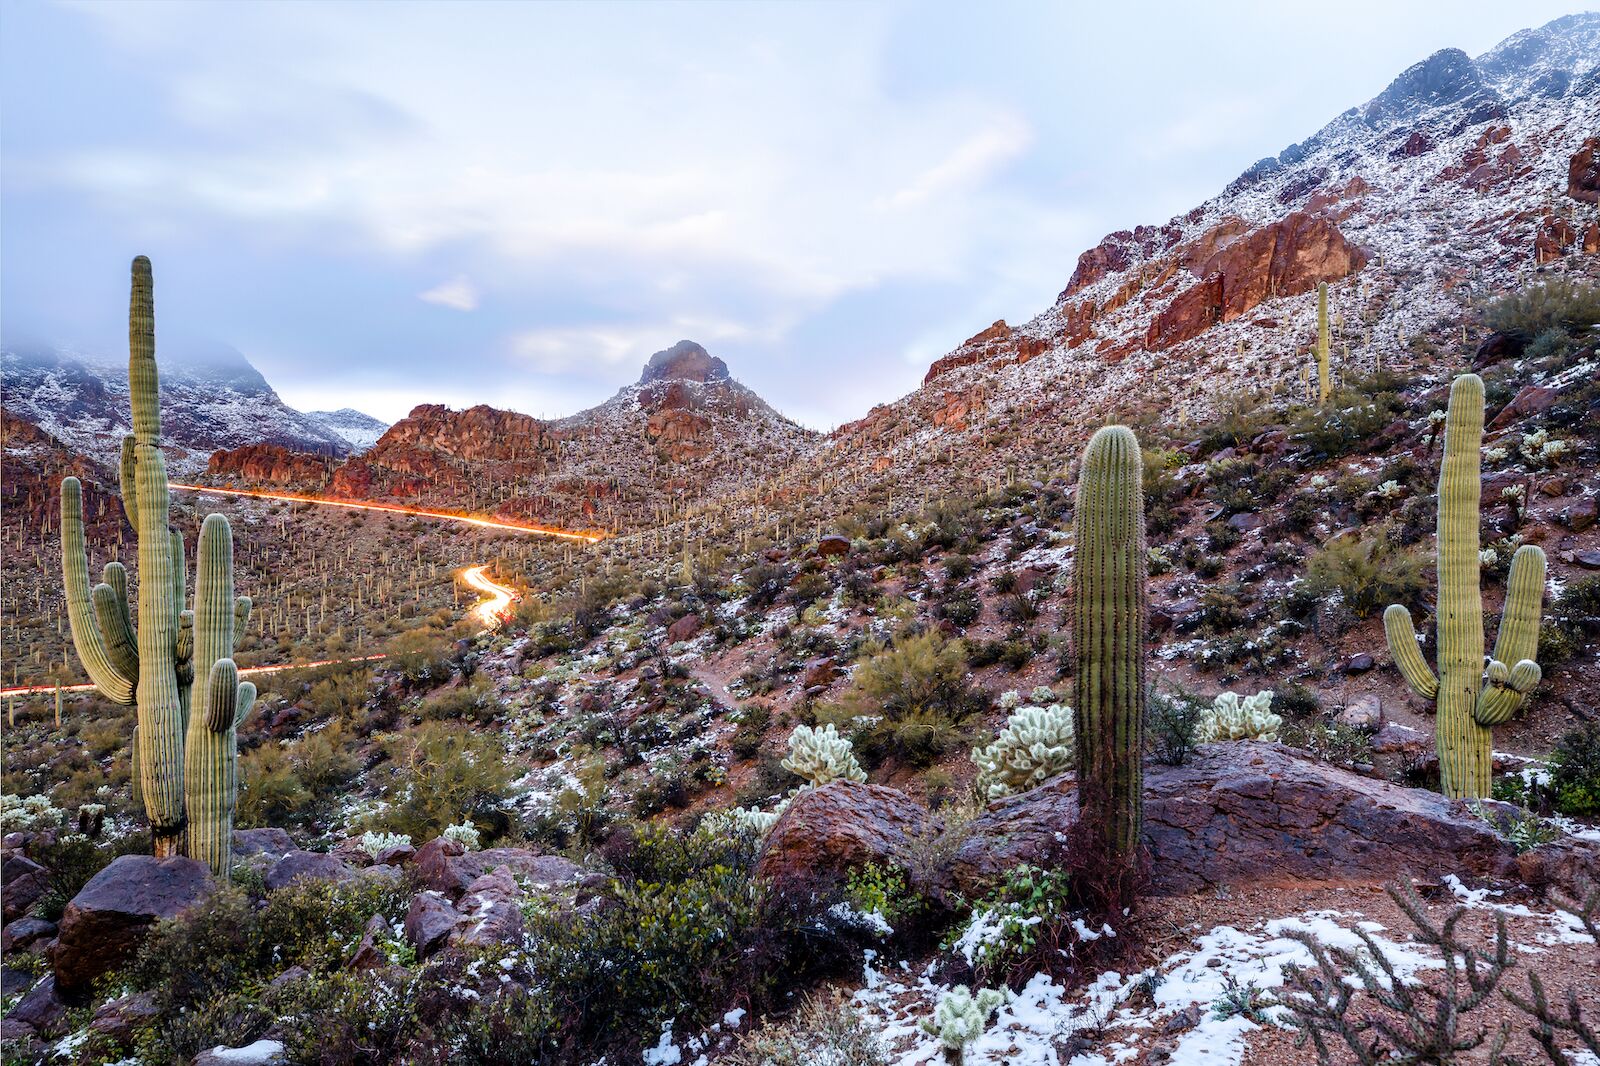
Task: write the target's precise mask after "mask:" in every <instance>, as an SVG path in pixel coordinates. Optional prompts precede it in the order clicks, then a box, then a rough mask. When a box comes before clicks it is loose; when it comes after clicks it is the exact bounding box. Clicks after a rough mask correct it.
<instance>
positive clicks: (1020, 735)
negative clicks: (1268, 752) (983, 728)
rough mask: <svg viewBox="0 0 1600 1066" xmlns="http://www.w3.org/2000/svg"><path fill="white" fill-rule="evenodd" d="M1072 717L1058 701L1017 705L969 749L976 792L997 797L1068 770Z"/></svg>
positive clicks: (1073, 752) (1074, 754)
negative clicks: (995, 730) (992, 734)
mask: <svg viewBox="0 0 1600 1066" xmlns="http://www.w3.org/2000/svg"><path fill="white" fill-rule="evenodd" d="M1047 691H1048V690H1047ZM1072 718H1073V715H1072V708H1071V707H1067V706H1064V705H1062V704H1060V703H1049V704H1046V705H1044V706H1037V707H1021V708H1018V709H1017V710H1016V711H1015V712H1014V713H1013V714H1012V715H1011V717H1010V718H1009V719H1007V720H1006V724H1005V728H1004V729H1002V730H1000V735H999V736H997V737H996V738H995V739H994V740H993V741H992V742H991V743H989V744H988V745H986V746H984V747H981V748H974V749H973V752H972V762H973V764H974V765H976V766H977V767H978V782H977V789H978V795H979V796H980V797H981V798H983V799H986V800H995V799H1001V798H1003V797H1005V796H1010V795H1014V794H1015V793H1018V792H1026V791H1027V790H1028V789H1030V788H1036V787H1038V786H1039V785H1042V784H1043V783H1044V782H1045V781H1047V780H1049V779H1050V778H1052V777H1054V776H1056V775H1057V774H1062V773H1065V772H1067V771H1068V770H1070V769H1072V767H1073V765H1074V762H1075V760H1076V758H1077V745H1076V744H1074V743H1073V739H1074V732H1073V722H1072Z"/></svg>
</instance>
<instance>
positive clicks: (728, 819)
mask: <svg viewBox="0 0 1600 1066" xmlns="http://www.w3.org/2000/svg"><path fill="white" fill-rule="evenodd" d="M788 809H789V797H785V798H784V800H783V801H782V802H781V803H779V804H778V805H777V806H776V807H774V808H772V810H770V811H764V810H762V809H761V808H760V807H730V808H729V809H728V810H725V811H717V812H715V813H713V814H708V815H706V817H705V820H704V821H703V822H701V825H703V826H705V827H706V828H708V829H709V830H710V831H711V832H713V833H718V834H725V833H751V834H754V835H755V836H758V837H764V836H766V835H767V833H768V832H770V831H771V830H772V827H773V826H775V825H777V824H778V819H779V818H781V817H783V812H784V811H786V810H788Z"/></svg>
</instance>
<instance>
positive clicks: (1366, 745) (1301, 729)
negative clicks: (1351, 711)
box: [1278, 719, 1372, 770]
mask: <svg viewBox="0 0 1600 1066" xmlns="http://www.w3.org/2000/svg"><path fill="white" fill-rule="evenodd" d="M1278 739H1280V740H1282V741H1283V742H1284V743H1285V744H1287V745H1289V746H1290V747H1291V748H1299V749H1300V750H1302V751H1306V752H1309V753H1310V754H1311V756H1312V758H1314V759H1316V760H1317V761H1318V762H1325V763H1332V764H1333V765H1334V766H1342V767H1344V768H1345V769H1347V770H1349V769H1355V768H1356V767H1363V766H1369V765H1371V763H1372V734H1371V733H1368V732H1367V731H1366V730H1363V729H1357V728H1355V727H1354V726H1347V725H1341V724H1339V723H1338V722H1325V721H1319V720H1315V719H1312V720H1301V721H1294V722H1289V723H1287V724H1285V725H1284V726H1283V727H1282V729H1280V730H1279V736H1278Z"/></svg>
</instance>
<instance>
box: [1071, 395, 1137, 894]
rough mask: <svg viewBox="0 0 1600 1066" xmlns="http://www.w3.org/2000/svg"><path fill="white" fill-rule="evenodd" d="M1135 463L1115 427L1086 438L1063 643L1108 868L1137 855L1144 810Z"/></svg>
mask: <svg viewBox="0 0 1600 1066" xmlns="http://www.w3.org/2000/svg"><path fill="white" fill-rule="evenodd" d="M1142 477H1143V459H1142V457H1141V455H1140V452H1139V441H1138V439H1137V438H1135V437H1134V435H1133V432H1132V431H1131V430H1129V429H1127V428H1126V427H1124V426H1107V427H1106V428H1104V429H1101V430H1100V431H1099V432H1097V433H1095V435H1094V437H1093V438H1092V439H1091V440H1090V441H1089V447H1088V449H1087V450H1086V451H1085V452H1084V456H1083V468H1082V473H1081V474H1080V476H1079V478H1078V495H1077V501H1076V504H1075V515H1074V521H1073V531H1074V535H1075V543H1076V548H1075V551H1076V559H1075V562H1074V566H1073V575H1072V579H1073V593H1074V596H1075V603H1074V613H1073V625H1072V638H1073V641H1072V643H1073V651H1074V653H1075V658H1076V662H1077V675H1076V677H1075V678H1074V681H1073V687H1074V692H1075V697H1076V698H1075V701H1074V707H1073V713H1074V716H1075V725H1076V728H1077V748H1078V790H1079V803H1080V804H1081V806H1082V809H1083V812H1084V817H1085V820H1086V824H1087V825H1088V826H1089V831H1090V832H1091V833H1093V834H1094V835H1096V836H1097V837H1098V838H1099V844H1100V845H1101V846H1102V847H1103V849H1104V853H1105V854H1106V855H1107V856H1108V857H1109V858H1110V859H1111V860H1112V861H1114V862H1119V863H1122V864H1129V863H1132V861H1133V860H1134V858H1135V856H1136V855H1137V853H1138V849H1139V841H1140V832H1141V814H1142V811H1143V788H1144V777H1143V767H1142V763H1141V760H1142V756H1143V748H1144V702H1145V655H1144V642H1145V626H1146V591H1145V581H1146V569H1147V565H1148V558H1147V556H1146V553H1145V539H1144V491H1143V485H1142Z"/></svg>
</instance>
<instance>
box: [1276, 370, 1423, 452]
mask: <svg viewBox="0 0 1600 1066" xmlns="http://www.w3.org/2000/svg"><path fill="white" fill-rule="evenodd" d="M1404 409H1405V402H1404V401H1403V400H1401V399H1400V397H1399V396H1398V395H1396V394H1395V393H1392V392H1380V393H1377V394H1368V393H1364V392H1358V391H1356V390H1355V389H1352V388H1348V387H1346V388H1342V389H1338V390H1336V391H1335V392H1334V394H1333V396H1332V397H1330V398H1329V400H1328V403H1327V404H1326V405H1325V406H1322V407H1303V408H1300V409H1299V410H1298V411H1297V412H1296V413H1295V416H1294V418H1293V419H1292V420H1291V421H1290V425H1289V428H1290V432H1291V433H1292V434H1293V435H1294V437H1295V439H1297V440H1299V441H1300V442H1301V443H1303V444H1305V445H1306V446H1307V447H1308V448H1309V449H1310V450H1311V452H1312V454H1313V455H1316V456H1319V457H1322V458H1325V459H1339V458H1342V457H1344V456H1346V455H1350V454H1352V453H1353V452H1356V451H1359V450H1360V449H1361V448H1362V447H1364V446H1365V445H1366V444H1368V443H1369V442H1370V441H1371V440H1372V438H1374V437H1376V436H1377V435H1378V434H1379V433H1381V432H1382V431H1383V429H1384V428H1385V427H1386V426H1388V425H1389V424H1390V423H1391V422H1393V421H1394V419H1395V415H1396V414H1398V413H1399V412H1400V411H1402V410H1404Z"/></svg>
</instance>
